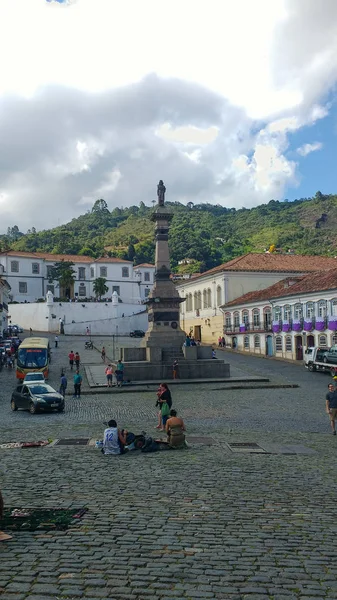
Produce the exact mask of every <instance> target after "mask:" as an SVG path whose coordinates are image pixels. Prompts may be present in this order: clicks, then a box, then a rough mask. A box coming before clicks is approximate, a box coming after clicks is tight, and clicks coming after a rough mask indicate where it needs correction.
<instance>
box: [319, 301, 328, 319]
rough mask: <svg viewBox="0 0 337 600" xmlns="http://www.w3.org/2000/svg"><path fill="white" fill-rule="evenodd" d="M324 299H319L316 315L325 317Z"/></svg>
mask: <svg viewBox="0 0 337 600" xmlns="http://www.w3.org/2000/svg"><path fill="white" fill-rule="evenodd" d="M326 309H327V307H326V300H320V301H319V303H318V316H319V317H326Z"/></svg>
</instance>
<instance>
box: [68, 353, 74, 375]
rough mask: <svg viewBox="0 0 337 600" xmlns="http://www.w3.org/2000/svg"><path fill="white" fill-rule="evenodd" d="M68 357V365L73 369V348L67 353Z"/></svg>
mask: <svg viewBox="0 0 337 600" xmlns="http://www.w3.org/2000/svg"><path fill="white" fill-rule="evenodd" d="M68 358H69V365H70V370H71V371H72V370H73V367H74V360H75V354H74V351H73V350H70V352H69V354H68Z"/></svg>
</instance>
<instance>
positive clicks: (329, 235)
mask: <svg viewBox="0 0 337 600" xmlns="http://www.w3.org/2000/svg"><path fill="white" fill-rule="evenodd" d="M167 204H168V206H170V208H171V210H172V212H173V213H174V217H173V220H172V225H171V230H170V248H171V259H172V266H173V268H174V270H178V261H180V260H183V259H184V258H188V259H194V261H195V262H193V263H192V264H188V265H185V266H183V267H179V269H180V270H185V271H188V270H190V271H196V270H201V271H204V270H206V269H210V268H212V267H214V266H216V265H218V264H221V263H222V262H225V261H227V260H230V259H231V258H233V257H235V256H238V255H240V254H244V253H245V252H263V251H264V250H265V249H266V248H269V246H271V245H275V246H276V247H277V248H280V249H282V250H283V251H287V250H289V249H292V250H293V251H294V252H295V253H297V254H322V255H327V256H334V255H337V236H336V231H337V228H336V226H337V195H332V194H330V195H326V196H325V195H323V194H321V193H320V192H317V194H316V195H315V197H314V198H303V199H300V200H295V201H294V202H287V201H286V202H278V201H275V200H271V201H270V202H269V203H268V204H263V205H260V206H257V207H256V208H252V209H246V208H243V209H240V210H235V209H234V208H224V207H223V206H219V205H212V204H195V205H193V203H189V204H188V205H187V206H185V205H183V204H180V203H178V202H176V203H170V202H168V203H167ZM151 212H152V208H149V207H146V206H145V204H144V203H143V202H141V203H140V205H139V206H131V207H129V208H115V209H114V210H112V211H111V212H110V211H109V210H108V207H107V205H106V203H105V201H104V200H97V201H96V202H95V204H94V206H93V208H92V210H91V211H89V212H87V213H86V214H85V215H81V216H80V217H78V218H76V219H73V220H72V221H70V223H67V224H66V225H61V226H60V227H55V228H54V229H49V230H46V231H39V232H37V231H35V229H34V228H32V230H31V231H29V232H27V233H26V234H23V233H22V232H20V231H19V229H18V227H17V226H14V227H12V228H8V231H7V234H4V235H2V236H0V247H1V249H2V250H5V249H8V248H12V249H16V250H26V251H34V252H52V253H60V254H62V253H66V254H88V255H91V256H93V257H98V256H103V255H104V254H107V253H108V254H110V255H111V256H120V257H121V258H128V259H129V260H133V261H134V262H135V263H138V264H139V263H142V262H153V261H154V229H153V223H152V222H151V221H150V219H149V217H150V215H151Z"/></svg>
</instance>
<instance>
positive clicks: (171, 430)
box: [165, 408, 186, 448]
mask: <svg viewBox="0 0 337 600" xmlns="http://www.w3.org/2000/svg"><path fill="white" fill-rule="evenodd" d="M165 430H166V433H167V441H168V443H169V446H170V447H171V448H185V447H186V441H185V433H184V432H185V431H186V429H185V424H184V421H183V420H182V419H181V418H180V417H177V411H176V410H174V409H173V408H172V410H170V416H169V418H168V419H167V421H166V426H165Z"/></svg>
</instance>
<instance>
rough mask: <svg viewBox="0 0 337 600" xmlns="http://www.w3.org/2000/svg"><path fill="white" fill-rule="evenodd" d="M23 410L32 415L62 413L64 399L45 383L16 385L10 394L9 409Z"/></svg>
mask: <svg viewBox="0 0 337 600" xmlns="http://www.w3.org/2000/svg"><path fill="white" fill-rule="evenodd" d="M18 408H23V409H24V410H29V412H30V413H31V414H32V415H34V414H35V413H37V412H38V411H40V410H41V411H51V410H57V411H58V412H63V411H64V398H63V396H62V395H61V394H59V393H58V392H57V391H56V390H54V388H52V387H51V386H50V385H47V384H46V383H36V382H32V383H25V384H21V385H18V386H17V388H16V389H15V390H14V392H13V393H12V399H11V409H12V410H18Z"/></svg>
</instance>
